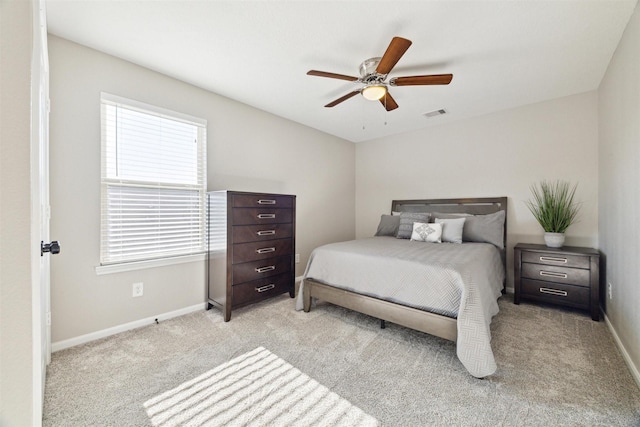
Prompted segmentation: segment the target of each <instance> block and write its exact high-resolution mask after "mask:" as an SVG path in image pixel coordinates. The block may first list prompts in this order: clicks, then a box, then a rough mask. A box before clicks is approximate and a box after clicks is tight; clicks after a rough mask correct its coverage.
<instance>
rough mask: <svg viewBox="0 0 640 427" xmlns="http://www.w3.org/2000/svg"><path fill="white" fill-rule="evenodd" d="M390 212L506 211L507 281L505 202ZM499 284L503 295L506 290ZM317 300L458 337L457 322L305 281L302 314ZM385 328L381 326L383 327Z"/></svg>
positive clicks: (429, 202)
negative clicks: (314, 299)
mask: <svg viewBox="0 0 640 427" xmlns="http://www.w3.org/2000/svg"><path fill="white" fill-rule="evenodd" d="M391 211H392V212H440V213H468V214H478V215H482V214H490V213H495V212H498V211H505V221H504V237H503V248H504V249H502V253H501V255H502V263H503V266H504V268H505V275H504V277H505V281H506V277H507V275H506V247H507V245H506V240H507V198H506V197H493V198H490V197H483V198H467V199H425V200H394V201H393V202H392V204H391ZM505 283H506V282H503V284H502V292H503V293H504V290H505ZM312 298H317V299H319V300H322V301H326V302H329V303H332V304H335V305H338V306H341V307H344V308H347V309H350V310H354V311H357V312H359V313H363V314H367V315H369V316H372V317H375V318H378V319H380V320H382V321H383V322H384V321H389V322H392V323H396V324H398V325H402V326H405V327H407V328H411V329H415V330H417V331H421V332H425V333H427V334H431V335H435V336H438V337H441V338H444V339H447V340H450V341H456V339H457V336H458V329H457V325H456V322H457V320H456V319H455V318H452V317H448V316H443V315H439V314H434V313H430V312H428V311H423V310H419V309H416V308H412V307H407V306H405V305H400V304H396V303H393V302H389V301H385V300H382V299H379V298H375V297H370V296H366V295H361V294H358V293H355V292H351V291H347V290H344V289H340V288H336V287H334V286H330V285H326V284H324V283H320V282H316V281H314V280H312V279H305V280H304V288H303V299H304V311H305V312H309V310H310V309H311V299H312ZM383 324H384V323H383Z"/></svg>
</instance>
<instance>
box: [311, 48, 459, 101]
mask: <svg viewBox="0 0 640 427" xmlns="http://www.w3.org/2000/svg"><path fill="white" fill-rule="evenodd" d="M409 46H411V40H407V39H404V38H402V37H394V38H393V39H391V43H389V47H387V50H386V51H385V53H384V55H382V57H376V58H369V59H367V60H365V61H364V62H363V63H362V64H360V77H353V76H346V75H344V74H336V73H329V72H326V71H318V70H310V71H308V72H307V75H309V76H318V77H329V78H332V79H340V80H347V81H350V82H357V83H362V84H363V85H364V87H362V88H360V89H358V90H354V91H353V92H349V93H348V94H346V95H344V96H341V97H340V98H338V99H336V100H335V101H332V102H330V103H328V104H327V105H325V107H328V108H331V107H335V106H336V105H338V104H340V103H341V102H343V101H346V100H347V99H349V98H351V97H353V96H355V95H357V94H359V93H360V94H362V96H364V97H365V98H366V99H368V100H371V101H378V100H379V101H380V102H381V103H382V105H383V107H384V108H386V110H387V111H391V110H395V109H396V108H398V104H397V103H396V101H395V100H394V99H393V97H392V96H391V94H390V93H389V86H421V85H448V84H449V83H450V82H451V79H452V78H453V74H431V75H426V76H406V77H393V78H391V79H390V80H389V81H386V79H387V75H388V74H389V73H390V72H391V70H392V69H393V67H394V66H395V65H396V63H397V62H398V61H399V60H400V58H402V55H404V53H405V52H406V51H407V49H409Z"/></svg>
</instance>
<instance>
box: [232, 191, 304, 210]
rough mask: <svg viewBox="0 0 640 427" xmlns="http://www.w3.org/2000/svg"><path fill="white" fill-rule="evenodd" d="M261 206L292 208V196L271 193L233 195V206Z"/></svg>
mask: <svg viewBox="0 0 640 427" xmlns="http://www.w3.org/2000/svg"><path fill="white" fill-rule="evenodd" d="M261 206H264V207H271V208H292V207H293V197H291V196H275V195H272V194H236V195H234V196H233V207H234V208H253V207H261Z"/></svg>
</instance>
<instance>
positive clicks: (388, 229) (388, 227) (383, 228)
mask: <svg viewBox="0 0 640 427" xmlns="http://www.w3.org/2000/svg"><path fill="white" fill-rule="evenodd" d="M399 226H400V216H396V215H381V216H380V224H378V231H376V234H375V235H376V236H393V237H396V234H398V227H399Z"/></svg>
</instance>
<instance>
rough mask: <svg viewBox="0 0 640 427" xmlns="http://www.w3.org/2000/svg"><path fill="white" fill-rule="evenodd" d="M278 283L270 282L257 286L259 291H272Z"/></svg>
mask: <svg viewBox="0 0 640 427" xmlns="http://www.w3.org/2000/svg"><path fill="white" fill-rule="evenodd" d="M275 287H276V285H274V284H273V283H270V284H268V285H264V286H260V287H259V288H256V291H257V292H266V291H270V290H271V289H273V288H275Z"/></svg>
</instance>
